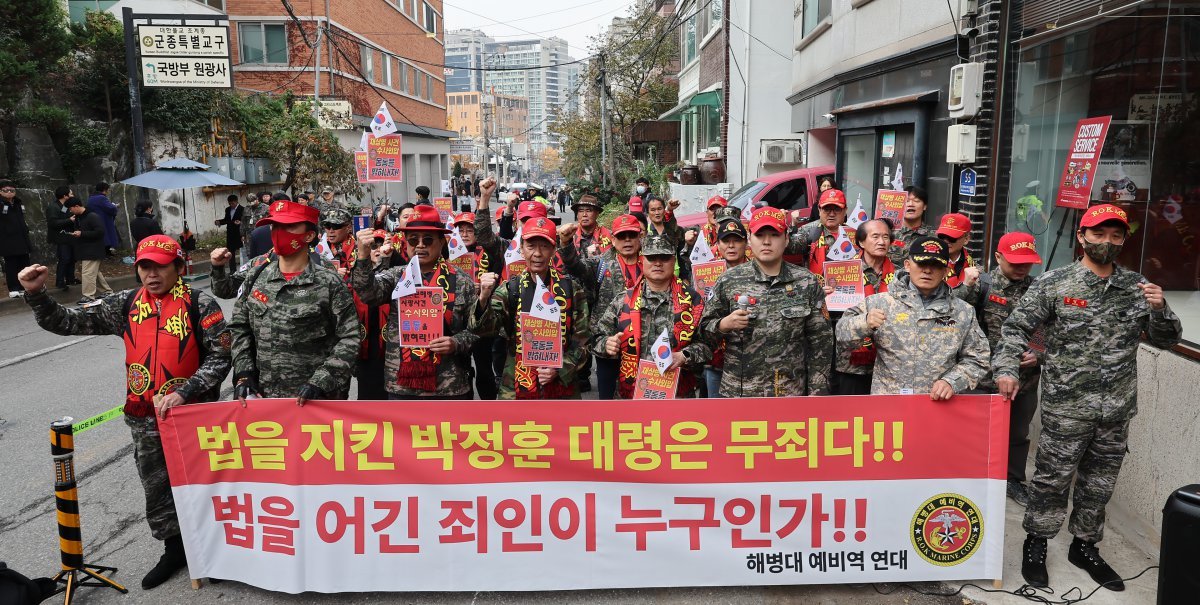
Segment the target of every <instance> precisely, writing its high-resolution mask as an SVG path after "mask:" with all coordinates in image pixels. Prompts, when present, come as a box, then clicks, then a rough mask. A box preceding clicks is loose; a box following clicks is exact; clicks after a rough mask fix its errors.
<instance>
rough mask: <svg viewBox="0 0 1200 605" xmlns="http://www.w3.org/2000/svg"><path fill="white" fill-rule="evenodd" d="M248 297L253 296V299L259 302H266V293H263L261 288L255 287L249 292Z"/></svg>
mask: <svg viewBox="0 0 1200 605" xmlns="http://www.w3.org/2000/svg"><path fill="white" fill-rule="evenodd" d="M250 297H251V298H253V299H254V300H257V301H258V302H260V303H263V304H266V303H267V295H266V294H263V293H262V290H259V289H257V288H256V289H255V290H254V291H253V292H251V293H250Z"/></svg>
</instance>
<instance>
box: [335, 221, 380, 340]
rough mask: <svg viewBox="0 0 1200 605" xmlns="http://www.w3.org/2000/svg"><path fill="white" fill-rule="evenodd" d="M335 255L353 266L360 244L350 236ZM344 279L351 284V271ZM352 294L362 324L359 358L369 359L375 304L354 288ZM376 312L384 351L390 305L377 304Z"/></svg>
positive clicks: (349, 266) (344, 264)
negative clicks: (370, 303) (367, 300)
mask: <svg viewBox="0 0 1200 605" xmlns="http://www.w3.org/2000/svg"><path fill="white" fill-rule="evenodd" d="M333 256H334V258H335V259H336V260H338V261H340V262H341V263H342V266H343V267H347V268H353V267H354V263H355V262H357V261H358V245H357V243H356V242H355V241H354V240H353V239H349V238H348V239H346V241H344V242H342V246H341V248H340V249H335V250H334V251H333ZM344 281H345V282H346V285H347V286H348V285H350V274H349V273H347V274H346V277H345V279H344ZM350 294H351V295H353V296H354V310H355V312H356V313H357V314H358V323H359V324H360V325H361V326H362V343H361V344H360V345H359V347H358V358H359V359H367V358H369V357H370V354H371V347H370V343H369V342H368V341H367V339H368V338H370V337H371V336H370V329H369V326H370V321H371V307H372V306H373V305H368V304H367V303H365V302H363V301H362V299H361V298H359V297H358V292H355V291H354V288H351V289H350ZM375 313H376V314H377V315H378V316H379V317H378V324H377V325H378V326H379V350H381V351H382V350H383V347H384V342H386V334H387V331H386V330H385V329H384V328H385V327H386V326H387V316H388V306H387V305H377V306H375Z"/></svg>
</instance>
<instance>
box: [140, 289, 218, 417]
mask: <svg viewBox="0 0 1200 605" xmlns="http://www.w3.org/2000/svg"><path fill="white" fill-rule="evenodd" d="M191 304H192V290H191V288H189V287H187V285H185V284H184V283H183V280H179V281H177V282H175V286H174V287H172V288H171V290H170V291H169V292H167V293H166V294H165V295H163V296H162V297H156V296H154V295H152V294H150V293H149V292H147V291H146V289H145V288H142V289H140V290H138V291H137V293H135V294H134V295H133V301H132V303H131V304H130V307H129V315H128V316H127V318H126V319H127V326H126V329H125V334H124V339H125V377H126V383H125V385H126V395H125V413H126V414H128V415H130V416H140V417H148V416H152V415H153V414H154V396H155V395H167V394H169V393H171V392H172V391H174V390H175V389H177V388H179V386H180V385H182V384H183V383H185V382H187V379H188V378H190V377H191V376H192V374H195V373H196V370H198V369H200V345H199V341H198V340H197V339H198V338H200V337H201V336H200V335H197V334H194V333H193V332H192V328H193V325H194V324H193V323H192V322H193V320H194V319H197V318H193V317H190V316H189V313H190V311H189V309H190V308H191Z"/></svg>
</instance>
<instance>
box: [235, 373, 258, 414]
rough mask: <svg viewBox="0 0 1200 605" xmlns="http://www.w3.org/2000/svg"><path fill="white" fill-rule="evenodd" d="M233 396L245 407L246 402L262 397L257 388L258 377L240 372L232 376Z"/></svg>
mask: <svg viewBox="0 0 1200 605" xmlns="http://www.w3.org/2000/svg"><path fill="white" fill-rule="evenodd" d="M233 396H234V397H237V399H238V401H241V402H242V407H246V400H247V399H253V398H255V397H262V392H261V389H259V386H258V376H256V375H255V374H254V372H242V373H239V374H235V375H234V376H233Z"/></svg>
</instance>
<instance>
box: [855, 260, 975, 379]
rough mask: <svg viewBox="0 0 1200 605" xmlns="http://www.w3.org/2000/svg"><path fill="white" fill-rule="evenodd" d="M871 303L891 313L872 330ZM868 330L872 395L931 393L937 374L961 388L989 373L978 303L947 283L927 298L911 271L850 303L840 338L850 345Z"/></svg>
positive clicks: (874, 307)
mask: <svg viewBox="0 0 1200 605" xmlns="http://www.w3.org/2000/svg"><path fill="white" fill-rule="evenodd" d="M872 309H880V310H882V311H883V312H884V314H886V315H887V319H886V320H885V321H884V322H883V325H881V326H879V328H878V329H876V330H874V331H872V330H871V328H870V327H869V326H868V325H867V313H868V312H870V311H871V310H872ZM868 336H871V337H872V338H873V339H874V341H875V351H876V357H875V371H874V376H873V379H872V380H871V394H873V395H895V394H911V393H928V392H929V391H930V389H931V388H932V387H933V383H934V382H936V381H938V380H944V381H946V382H947V383H948V384H949V385H950V388H952V389H954V393H955V394H959V393H962V392H964V391H967V390H969V389H973V388H975V385H976V384H978V383H979V381H980V380H982V379H983V377H984V376H985V375H986V374H987V370H988V360H989V359H990V357H991V349H990V348H989V347H988V342H987V338H986V337H985V336H984V335H983V330H981V329H980V328H979V324H978V322H976V321H975V309H973V308H971V307H970V306H969V305H967V303H965V302H963V301H961V300H959V299H957V298H955V297H953V296H951V294H950V288H948V287H947V286H946V285H945V284H941V285H939V286H938V289H937V291H936V292H935V293H934V295H933V296H932V298H931V299H930V300H924V298H923V297H922V296H921V292H920V291H919V290H917V289H916V287H915V286H913V285H912V283H911V282H910V281H909V279H908V275H907V274H905V275H899V276H897V277H896V279H895V281H893V282H892V284H891V286H889V287H888V291H887V292H881V293H879V294H872V295H871V296H868V297H867V299H866V300H864V301H863V302H861V303H858V305H856V306H854V307H852V308H850V309H847V310H846V312H845V313H843V314H842V318H841V319H840V320H838V323H837V340H838V343H839V344H840V345H842V346H852V345H854V344H855V343H858V342H861V341H862V339H863V338H866V337H868Z"/></svg>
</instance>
